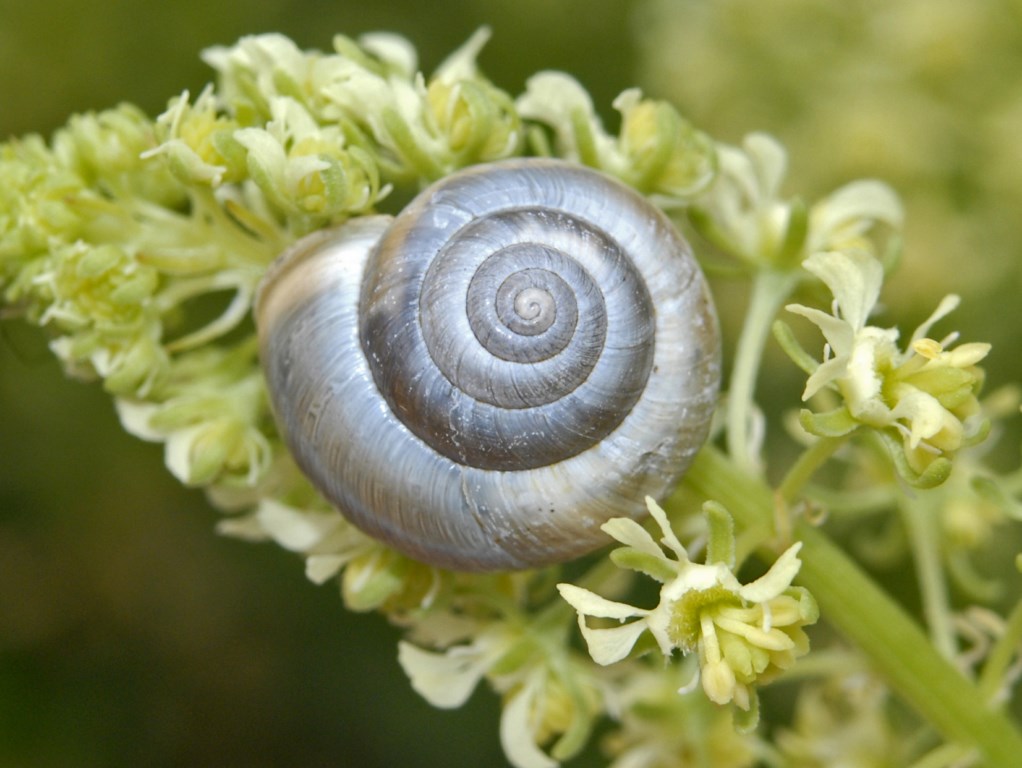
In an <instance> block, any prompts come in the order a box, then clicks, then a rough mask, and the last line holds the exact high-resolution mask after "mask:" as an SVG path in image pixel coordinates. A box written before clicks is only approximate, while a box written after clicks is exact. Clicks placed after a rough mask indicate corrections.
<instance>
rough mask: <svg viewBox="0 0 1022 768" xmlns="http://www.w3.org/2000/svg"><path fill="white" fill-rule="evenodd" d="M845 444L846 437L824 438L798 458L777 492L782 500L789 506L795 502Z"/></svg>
mask: <svg viewBox="0 0 1022 768" xmlns="http://www.w3.org/2000/svg"><path fill="white" fill-rule="evenodd" d="M844 442H845V438H844V437H822V438H820V439H819V440H817V441H816V442H815V443H813V444H812V445H811V446H809V447H808V448H807V449H806V450H805V451H804V452H803V453H802V455H801V456H799V457H798V461H796V462H795V464H794V465H792V467H791V469H789V470H788V474H786V475H785V476H784V480H782V481H781V484H780V485H779V486H778V488H777V491H778V492H779V493H780V494H781V498H782V499H784V500H785V501H786V502H787V503H788V504H790V503H791V502H793V501H794V500H795V498H796V497H797V496H798V495H799V493H801V492H802V489H803V488H804V487H805V485H806V483H808V482H809V479H810V478H811V477H812V476H813V475H814V474H815V473H816V470H818V469H819V468H820V467H822V466H823V465H824V464H825V463H826V462H827V459H829V458H830V457H831V456H833V455H834V451H836V450H837V449H838V448H840V447H841V446H842V445H843V444H844Z"/></svg>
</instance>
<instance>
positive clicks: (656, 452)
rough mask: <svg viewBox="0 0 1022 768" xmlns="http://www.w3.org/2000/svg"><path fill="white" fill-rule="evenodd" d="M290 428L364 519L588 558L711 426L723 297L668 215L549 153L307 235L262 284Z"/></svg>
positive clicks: (421, 541)
mask: <svg viewBox="0 0 1022 768" xmlns="http://www.w3.org/2000/svg"><path fill="white" fill-rule="evenodd" d="M256 323H257V326H258V329H259V336H260V344H261V355H262V364H263V367H264V370H265V374H266V380H267V384H268V387H269V392H270V397H271V401H272V406H273V409H274V412H275V414H276V417H277V421H278V424H279V426H280V428H281V432H282V433H283V436H284V439H285V441H286V442H287V444H288V446H289V448H290V449H291V451H292V453H293V455H294V457H295V460H296V461H297V462H298V464H299V466H300V467H301V468H302V470H303V471H304V472H305V473H306V475H307V476H308V477H309V479H310V480H311V481H312V483H313V484H314V485H315V486H316V487H317V488H318V489H319V490H320V492H322V493H323V494H324V495H325V496H326V497H327V498H328V499H329V500H330V501H331V502H332V503H333V504H335V505H336V506H337V507H338V508H339V509H340V510H341V511H342V512H343V514H344V515H345V516H346V517H348V518H349V519H350V520H351V521H352V522H353V523H354V524H355V525H357V526H358V527H359V528H361V529H362V530H364V531H365V532H366V533H368V534H369V535H371V536H374V537H376V538H378V539H381V540H383V541H385V542H387V543H388V544H389V545H391V546H393V547H394V548H395V549H397V550H399V551H401V552H403V553H405V554H407V555H408V556H410V557H412V558H415V559H417V560H421V561H423V562H427V563H431V564H434V565H437V566H441V567H446V568H453V569H459V570H505V569H519V568H527V567H534V566H541V565H545V564H549V563H553V562H563V561H566V560H569V559H572V558H575V557H578V556H580V555H582V554H585V553H586V552H588V551H590V550H592V549H595V548H597V547H599V546H601V545H603V544H605V543H607V542H608V541H609V539H608V537H607V536H606V535H605V534H604V533H603V532H602V531H600V525H601V524H602V523H604V522H605V521H606V520H608V519H609V518H611V517H616V516H630V517H633V518H636V517H640V516H642V515H643V514H645V507H644V503H643V499H644V497H645V496H646V495H651V496H654V497H663V496H664V495H665V494H666V493H667V492H668V491H669V490H670V488H671V487H672V485H673V484H674V483H675V481H676V480H677V478H678V477H679V476H680V475H681V473H682V472H683V471H684V470H685V469H686V468H687V466H688V464H689V463H690V461H691V459H692V457H693V456H694V455H695V453H696V451H697V450H698V448H699V447H700V445H701V444H702V442H703V440H704V439H705V437H706V433H707V429H708V425H709V421H710V416H711V414H712V411H713V407H714V404H715V400H716V395H717V389H718V385H719V378H720V362H719V358H720V353H719V344H720V342H719V333H718V328H717V320H716V315H715V313H714V309H713V304H712V301H711V299H710V297H709V294H708V291H707V289H706V285H705V282H704V280H703V278H702V275H701V273H700V271H699V269H698V266H697V265H696V263H695V260H694V259H693V258H692V255H691V251H690V249H689V247H688V245H687V244H686V242H685V241H684V240H683V239H682V237H681V235H680V234H679V233H678V232H677V230H676V229H675V228H674V226H673V225H672V224H671V223H670V221H669V220H668V219H667V218H666V217H665V216H664V215H663V214H662V213H660V211H659V210H657V209H656V208H654V207H653V206H651V205H650V204H649V203H648V202H647V201H646V200H645V199H643V198H642V197H641V196H639V195H638V194H637V193H635V192H634V191H633V190H631V189H629V188H627V187H625V186H624V185H622V184H620V183H619V182H617V181H614V180H612V179H610V178H608V177H606V176H604V175H602V174H600V173H598V172H596V171H592V170H589V169H587V168H583V167H581V166H577V165H573V164H569V163H565V162H561V161H554V160H543V159H520V160H512V161H506V162H501V163H493V164H489V165H483V166H476V167H474V168H470V169H467V170H464V171H461V172H459V173H456V174H454V175H452V176H449V177H447V178H444V179H442V180H441V181H439V182H437V183H436V184H434V185H433V186H432V187H430V188H428V189H427V190H425V191H424V192H423V193H421V194H420V195H419V196H418V197H417V198H416V199H415V200H414V201H412V203H411V204H410V205H409V206H408V207H407V208H405V209H404V210H403V211H402V212H401V213H400V214H399V215H398V216H397V217H396V218H391V217H388V216H371V217H364V218H357V219H353V220H351V221H349V222H348V223H346V224H344V225H343V226H341V227H339V228H337V229H334V230H326V231H320V232H317V233H314V234H312V235H309V236H308V237H306V238H304V239H303V240H301V241H299V242H298V243H297V244H296V245H295V246H294V247H293V248H291V249H290V250H289V251H288V252H287V253H285V254H284V255H283V256H281V258H280V259H279V260H278V262H277V263H276V264H275V265H274V266H273V267H272V268H271V270H270V272H269V274H268V275H267V277H266V278H265V280H264V282H263V285H262V286H261V289H260V292H259V296H258V298H257V301H256Z"/></svg>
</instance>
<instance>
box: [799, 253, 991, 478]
mask: <svg viewBox="0 0 1022 768" xmlns="http://www.w3.org/2000/svg"><path fill="white" fill-rule="evenodd" d="M803 266H804V267H805V268H806V269H807V270H808V271H809V272H811V273H812V274H814V275H816V276H817V277H818V278H820V280H822V281H823V282H824V283H825V284H826V285H827V287H828V288H830V291H831V293H832V294H833V296H834V306H833V310H832V312H831V313H830V314H828V313H826V312H822V311H820V310H818V309H813V308H811V307H805V306H802V305H800V304H792V305H789V306H788V311H790V312H793V313H795V314H798V315H802V316H803V317H805V318H807V319H808V320H810V321H811V322H813V323H814V324H816V325H817V326H818V327H819V329H820V330H821V332H822V333H823V336H824V338H825V339H826V341H827V345H826V347H825V350H824V360H823V362H822V363H821V364H819V366H818V367H817V368H816V369H815V370H814V371H813V372H812V373H811V375H810V376H809V379H808V381H807V382H806V388H805V391H804V392H803V395H802V397H803V399H804V400H808V399H809V398H810V397H812V396H813V395H815V394H816V393H817V392H819V391H820V390H821V389H823V388H824V387H834V388H836V389H837V390H838V392H839V393H840V394H841V396H842V399H843V401H844V408H846V409H847V414H848V415H849V416H850V417H851V420H852V421H851V422H848V423H847V427H846V428H845V431H847V430H848V429H851V428H854V427H855V426H856V425H858V424H864V425H867V426H870V427H875V428H878V429H886V428H890V429H892V430H893V431H894V433H895V434H897V435H899V436H900V437H901V439H902V442H903V450H904V456H905V460H906V462H907V465H908V467H909V468H910V469H911V470H912V471H914V472H916V473H922V472H924V471H926V469H927V468H928V466H929V465H930V464H931V463H932V462H933V461H934V460H935V459H936V458H938V457H941V456H947V455H951V454H953V453H954V452H955V451H957V450H958V449H959V448H961V447H962V446H963V445H967V444H969V443H970V442H972V441H974V440H975V439H976V438H977V437H978V436H980V435H981V429H980V425H978V424H976V421H977V419H978V414H979V410H980V409H979V403H978V401H977V399H976V395H977V394H978V391H979V388H980V386H981V384H982V380H983V372H982V369H980V368H978V367H977V364H978V363H979V362H980V361H981V360H982V359H983V358H984V357H986V355H987V353H988V352H989V351H990V345H989V344H982V343H971V344H962V345H961V346H958V347H956V348H954V349H946V347H947V346H948V345H949V344H950V343H951V342H953V341H954V339H955V336H954V335H952V336H951V337H949V338H948V339H947V340H945V341H943V342H938V341H934V340H933V339H929V338H926V334H928V333H929V331H930V328H931V327H932V326H933V325H934V324H935V323H936V322H937V321H938V320H940V319H941V318H943V317H944V316H945V315H947V314H948V313H950V312H951V311H952V310H953V309H954V308H955V307H956V306H957V305H958V297H957V296H947V297H945V298H944V300H943V301H941V302H940V304H939V306H938V307H937V309H936V310H935V311H934V312H933V314H932V315H931V316H930V317H929V318H928V319H927V320H926V321H925V322H924V323H923V324H922V325H920V326H919V328H917V329H916V331H915V333H913V335H912V339H911V341H910V343H909V345H908V348H907V349H905V350H904V351H902V350H901V349H899V347H898V344H897V342H898V331H897V330H896V329H894V328H878V327H876V326H872V325H868V324H867V323H868V319H869V315H870V313H871V312H872V311H873V308H874V306H875V305H876V302H877V299H878V297H879V295H880V287H881V284H882V282H883V268H882V266H881V265H880V263H879V262H878V261H877V260H876V259H875V258H873V257H872V256H870V255H869V254H868V253H864V252H862V251H856V250H850V251H825V252H821V253H816V254H813V255H812V256H810V257H809V258H808V259H806V260H805V262H803ZM831 423H832V424H836V423H838V422H837V421H833V422H831ZM814 424H815V426H814ZM808 427H809V428H810V430H811V431H814V432H816V433H817V434H825V433H826V432H827V427H826V426H825V424H824V422H823V421H822V420H816V421H815V422H813V421H812V420H810V421H809V422H808ZM941 474H942V475H943V471H942V473H941Z"/></svg>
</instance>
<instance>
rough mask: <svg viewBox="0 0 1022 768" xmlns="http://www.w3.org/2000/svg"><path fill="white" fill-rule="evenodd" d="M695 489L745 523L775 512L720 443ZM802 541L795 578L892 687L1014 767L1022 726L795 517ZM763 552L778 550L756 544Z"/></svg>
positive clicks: (701, 465)
mask: <svg viewBox="0 0 1022 768" xmlns="http://www.w3.org/2000/svg"><path fill="white" fill-rule="evenodd" d="M686 483H687V485H688V486H689V487H690V488H691V489H693V490H694V491H696V492H697V493H699V494H701V495H703V496H706V497H708V498H711V499H715V500H716V501H719V502H720V503H721V504H723V505H724V506H725V507H727V508H728V510H729V511H730V512H731V514H732V515H734V517H735V521H736V522H737V523H738V524H739V525H740V526H743V527H747V526H757V527H762V526H763V525H764V523H766V522H769V521H771V520H772V519H773V514H774V497H773V492H772V491H771V489H770V488H769V487H768V486H767V485H766V484H764V483H763V482H762V481H760V480H758V479H755V478H753V477H750V475H749V474H748V473H746V472H743V471H742V470H740V469H739V468H738V467H736V466H735V464H734V463H732V462H731V461H729V460H728V459H727V458H726V457H725V456H724V455H723V454H722V453H721V452H720V451H719V450H717V449H715V448H713V447H706V448H704V449H703V450H702V451H701V452H700V453H699V455H698V456H697V458H696V461H695V463H694V464H693V466H692V468H691V469H690V470H689V474H688V476H687V477H686ZM794 530H795V535H796V536H797V537H798V538H799V539H800V540H801V541H802V542H803V547H802V551H801V553H800V555H799V557H800V558H801V560H802V569H801V571H800V572H799V577H798V580H799V582H800V583H801V584H803V585H804V586H806V587H807V588H808V589H809V590H810V591H811V592H812V594H813V596H814V597H815V598H816V601H817V603H818V604H819V606H820V610H821V612H822V615H823V616H825V617H826V619H827V621H828V622H829V623H830V624H831V625H833V626H834V627H835V629H837V630H838V631H839V632H841V633H842V634H843V635H844V636H845V637H846V638H847V639H848V640H849V641H851V642H852V643H853V644H854V645H855V646H856V647H857V648H858V649H859V650H861V651H862V652H863V653H864V654H866V655H867V656H868V657H869V659H870V660H871V661H872V663H873V665H874V668H875V669H876V670H877V671H878V672H879V673H880V674H881V675H882V676H883V677H884V678H885V679H886V681H887V683H888V684H889V685H890V686H891V688H892V689H893V690H894V691H896V692H897V693H898V694H899V695H900V696H901V697H902V698H903V699H904V700H905V701H906V702H907V703H909V704H910V705H911V706H912V707H914V708H915V709H916V711H918V712H919V714H920V715H922V716H923V717H924V718H925V719H926V720H927V721H928V722H930V723H931V724H932V725H933V727H934V728H936V729H937V730H938V731H939V732H940V733H941V734H942V735H943V736H944V738H945V739H947V740H948V741H952V742H961V743H964V744H968V745H973V746H975V747H976V748H977V749H979V750H980V752H981V753H982V754H983V756H984V758H985V762H984V763H983V765H984V766H986V768H1017V766H1018V761H1019V755H1022V733H1019V731H1018V730H1017V729H1016V728H1015V726H1014V725H1013V723H1012V722H1011V720H1010V719H1009V718H1008V717H1007V716H1006V715H1005V714H1004V713H1003V712H1000V711H995V710H992V709H990V708H989V707H988V705H987V699H986V696H984V693H983V692H982V691H981V690H980V689H979V688H977V687H976V686H975V685H973V684H972V683H970V682H969V681H968V680H966V679H965V678H964V677H963V676H962V675H961V673H960V672H959V671H958V670H957V669H955V668H954V667H953V666H951V664H950V663H949V662H948V661H947V660H946V659H944V658H943V657H942V656H941V655H940V653H938V652H937V650H936V649H935V648H934V647H933V646H932V645H931V644H930V641H929V640H928V638H927V637H926V635H925V634H924V633H923V631H922V630H921V629H920V628H919V626H918V624H917V623H916V622H915V621H914V620H913V619H912V618H911V617H910V616H909V615H908V614H907V613H906V612H905V611H904V609H903V608H902V607H901V606H899V605H898V604H897V603H895V602H894V601H893V600H892V599H891V597H890V596H889V595H888V594H887V593H885V592H884V591H883V590H882V589H880V588H879V587H878V586H877V585H876V584H875V583H874V582H873V580H872V579H870V578H869V576H868V575H867V574H866V573H865V572H863V571H862V569H861V568H860V567H859V566H858V565H857V564H856V563H855V562H853V561H852V560H851V558H849V557H848V555H847V554H845V552H844V551H843V550H841V549H840V548H839V547H838V546H837V545H835V544H834V543H833V542H832V541H831V540H830V539H829V538H827V536H826V535H825V534H824V533H823V532H822V531H821V530H819V529H817V528H814V527H812V526H810V525H808V524H807V523H805V522H797V523H796V524H795V529H794ZM762 553H763V554H764V555H765V556H766V557H770V558H772V557H776V554H777V553H776V552H773V551H769V550H762Z"/></svg>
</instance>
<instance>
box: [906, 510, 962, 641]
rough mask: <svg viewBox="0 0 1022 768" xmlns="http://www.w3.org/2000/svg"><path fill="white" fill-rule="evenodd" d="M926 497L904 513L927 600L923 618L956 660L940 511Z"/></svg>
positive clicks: (924, 595)
mask: <svg viewBox="0 0 1022 768" xmlns="http://www.w3.org/2000/svg"><path fill="white" fill-rule="evenodd" d="M925 499H926V497H925V495H922V496H920V497H917V498H915V499H912V500H911V501H910V503H907V504H902V505H900V506H901V514H902V519H903V520H904V521H905V527H906V528H907V529H908V540H909V544H910V546H911V547H912V559H913V561H914V562H915V566H916V578H917V579H918V581H919V590H920V592H921V593H922V598H923V615H924V616H925V617H926V624H927V626H928V627H929V629H930V637H931V639H932V640H933V644H934V645H935V646H936V647H937V650H938V651H940V653H941V654H942V655H943V656H944V658H945V659H953V658H954V656H955V654H956V653H957V652H958V644H957V643H956V642H955V629H954V626H953V625H952V623H951V604H950V601H949V599H948V593H947V580H946V579H945V578H944V571H943V569H942V568H941V562H940V542H939V541H938V537H937V531H936V530H935V529H934V527H935V521H936V515H935V513H936V510H934V509H931V506H930V505H929V504H927V503H926V500H925Z"/></svg>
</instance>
